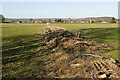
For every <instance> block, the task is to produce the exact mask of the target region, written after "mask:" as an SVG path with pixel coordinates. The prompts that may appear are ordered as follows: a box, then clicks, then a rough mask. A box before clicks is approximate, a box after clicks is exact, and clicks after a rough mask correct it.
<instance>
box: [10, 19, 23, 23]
mask: <svg viewBox="0 0 120 80" xmlns="http://www.w3.org/2000/svg"><path fill="white" fill-rule="evenodd" d="M11 23H22V21H19V20H16V21H11Z"/></svg>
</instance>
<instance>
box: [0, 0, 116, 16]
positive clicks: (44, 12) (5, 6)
mask: <svg viewBox="0 0 120 80" xmlns="http://www.w3.org/2000/svg"><path fill="white" fill-rule="evenodd" d="M9 1H11V0H9ZM26 1H27V0H26ZM31 1H33V0H31ZM35 1H36V2H35ZM44 1H46V2H42V0H41V2H40V1H38V0H34V2H30V0H29V2H14V0H13V2H8V1H7V0H6V1H4V2H3V3H2V14H3V15H4V16H5V17H8V18H68V17H70V18H84V17H103V16H106V17H107V16H108V17H116V18H117V17H118V0H114V1H113V0H109V2H107V0H106V2H97V1H95V0H91V2H90V0H89V2H87V1H88V0H85V1H86V2H82V1H81V2H68V1H67V0H66V2H48V0H44ZM53 1H54V0H53ZM58 1H59V0H58ZM64 1H65V0H64ZM70 1H73V0H70ZM74 1H75V0H74ZM94 1H95V2H94ZM99 1H100V0H99ZM101 1H103V0H101ZM104 1H105V0H104Z"/></svg>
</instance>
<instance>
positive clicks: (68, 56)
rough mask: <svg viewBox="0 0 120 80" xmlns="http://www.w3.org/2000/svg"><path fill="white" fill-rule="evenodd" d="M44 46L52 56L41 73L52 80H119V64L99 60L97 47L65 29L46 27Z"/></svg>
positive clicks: (106, 59)
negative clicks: (111, 79) (61, 79)
mask: <svg viewBox="0 0 120 80" xmlns="http://www.w3.org/2000/svg"><path fill="white" fill-rule="evenodd" d="M45 33H46V34H45V35H44V42H45V43H46V44H47V46H48V48H51V49H53V54H52V55H49V56H48V57H47V58H46V59H45V60H43V61H45V66H44V68H45V73H46V74H47V76H49V77H52V78H92V79H95V78H105V79H108V78H116V79H119V62H117V61H116V60H114V59H112V58H110V59H108V58H106V57H104V56H99V55H98V54H97V50H99V49H105V48H106V47H108V45H105V44H101V43H99V42H96V41H94V40H91V39H89V38H86V37H84V36H82V35H81V34H80V32H78V31H77V32H73V31H70V30H66V29H65V28H60V27H52V26H47V27H46V30H45Z"/></svg>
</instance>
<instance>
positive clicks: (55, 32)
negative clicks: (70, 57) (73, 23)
mask: <svg viewBox="0 0 120 80" xmlns="http://www.w3.org/2000/svg"><path fill="white" fill-rule="evenodd" d="M45 33H46V35H45V43H46V44H47V46H48V47H49V48H55V47H59V49H60V48H62V49H64V50H67V51H69V52H82V53H83V52H84V53H86V52H87V53H93V52H94V51H96V50H98V49H105V48H106V47H107V46H108V45H105V44H100V43H98V42H96V41H94V40H91V39H89V38H86V37H84V36H82V35H81V34H80V32H78V31H77V32H72V31H70V30H67V29H65V28H60V27H51V26H48V27H46V31H45Z"/></svg>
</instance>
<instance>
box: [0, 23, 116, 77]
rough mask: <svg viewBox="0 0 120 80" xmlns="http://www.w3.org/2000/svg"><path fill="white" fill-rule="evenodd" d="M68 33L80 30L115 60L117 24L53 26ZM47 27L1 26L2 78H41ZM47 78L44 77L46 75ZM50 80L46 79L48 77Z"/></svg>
mask: <svg viewBox="0 0 120 80" xmlns="http://www.w3.org/2000/svg"><path fill="white" fill-rule="evenodd" d="M53 25H56V26H60V27H65V28H67V29H71V30H77V29H79V30H80V31H81V34H83V35H84V36H86V37H89V38H91V39H94V40H96V41H98V42H100V43H105V44H109V45H110V47H109V48H108V49H107V50H102V51H100V52H101V54H102V55H104V53H110V54H109V55H110V56H111V57H113V58H115V59H117V57H118V55H117V54H118V29H117V27H118V26H117V24H53ZM45 26H46V24H3V25H2V48H3V49H2V53H3V58H2V60H3V77H4V78H12V77H14V78H16V77H23V78H25V77H33V78H34V77H38V78H39V77H44V71H43V70H42V68H43V66H44V63H43V62H42V60H43V59H45V58H46V57H47V56H48V55H49V54H52V53H51V49H48V48H47V47H46V46H45V44H44V42H43V36H42V35H41V30H43V29H44V27H45ZM46 77H47V76H46ZM48 77H49V76H48Z"/></svg>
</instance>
